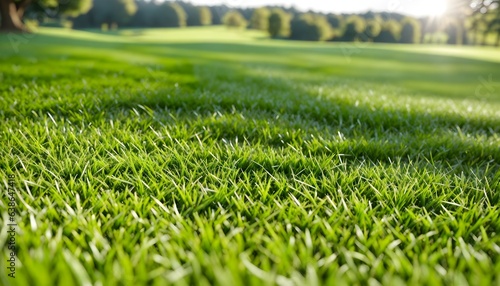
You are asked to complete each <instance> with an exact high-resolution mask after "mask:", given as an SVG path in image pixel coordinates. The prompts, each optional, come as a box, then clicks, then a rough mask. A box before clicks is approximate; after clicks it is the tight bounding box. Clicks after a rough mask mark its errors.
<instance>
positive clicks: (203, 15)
mask: <svg viewBox="0 0 500 286" xmlns="http://www.w3.org/2000/svg"><path fill="white" fill-rule="evenodd" d="M198 17H199V19H200V25H202V26H208V25H211V24H212V12H211V11H210V9H209V8H208V7H204V6H203V7H198Z"/></svg>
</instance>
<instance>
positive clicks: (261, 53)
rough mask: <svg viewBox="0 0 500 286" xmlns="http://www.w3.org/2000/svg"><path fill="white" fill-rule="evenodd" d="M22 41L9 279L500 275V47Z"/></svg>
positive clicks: (8, 51) (210, 33)
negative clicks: (13, 261) (13, 264)
mask: <svg viewBox="0 0 500 286" xmlns="http://www.w3.org/2000/svg"><path fill="white" fill-rule="evenodd" d="M10 39H13V38H12V36H10V37H9V36H8V35H2V36H0V120H1V125H0V131H1V132H0V146H1V148H0V152H1V153H0V178H1V180H2V193H5V190H6V188H7V184H8V182H7V176H8V175H14V177H15V179H14V180H15V183H16V189H17V194H18V196H17V197H16V198H17V204H18V206H17V208H18V214H17V215H16V219H17V223H18V225H19V230H18V233H17V237H16V246H17V250H18V251H17V256H18V264H17V272H16V279H11V278H9V277H8V276H7V274H8V272H7V270H6V258H7V257H8V255H9V252H8V251H7V249H6V247H7V242H6V239H7V232H6V230H7V220H8V216H7V211H6V210H7V203H8V198H7V196H3V195H2V198H1V200H0V209H1V218H0V225H1V227H2V231H1V234H0V246H1V247H2V249H4V252H3V256H2V259H0V274H1V275H0V284H1V285H73V284H75V285H76V284H79V285H90V284H96V285H115V284H119V285H142V284H148V285H165V284H176V285H192V284H197V285H211V284H217V285H242V284H247V285H248V284H251V285H253V284H256V285H262V284H264V285H293V284H295V285H320V284H322V285H333V284H335V285H342V284H348V285H352V284H359V285H366V284H369V285H379V284H383V285H398V284H410V285H440V284H443V285H459V284H460V285H462V284H470V285H490V284H494V285H499V283H500V274H499V273H500V209H499V205H500V184H499V180H500V168H499V162H500V135H499V134H500V61H499V59H500V50H495V49H493V48H480V47H475V48H470V47H461V48H460V47H436V46H418V47H417V46H401V45H366V44H327V43H323V44H319V43H300V42H285V41H271V40H268V39H266V38H265V37H264V36H263V35H261V34H259V33H255V32H242V33H239V32H236V31H227V30H225V29H223V28H199V29H185V30H146V31H141V30H133V31H124V32H123V33H114V34H112V35H103V34H101V33H95V32H93V33H91V32H68V31H64V30H57V29H41V31H40V32H39V33H38V34H36V35H35V36H34V37H30V38H29V39H28V38H26V39H24V38H15V39H17V40H18V42H15V43H19V45H14V46H13V45H11V42H10V41H9V40H10Z"/></svg>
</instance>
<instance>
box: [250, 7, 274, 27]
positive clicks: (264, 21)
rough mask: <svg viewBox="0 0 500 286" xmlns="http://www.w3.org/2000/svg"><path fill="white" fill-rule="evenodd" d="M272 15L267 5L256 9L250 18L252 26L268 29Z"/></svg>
mask: <svg viewBox="0 0 500 286" xmlns="http://www.w3.org/2000/svg"><path fill="white" fill-rule="evenodd" d="M270 15H271V11H269V9H267V8H265V7H261V8H257V9H255V10H254V11H253V14H252V18H251V19H250V27H251V28H252V29H256V30H261V31H268V29H269V16H270Z"/></svg>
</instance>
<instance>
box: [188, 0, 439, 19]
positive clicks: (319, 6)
mask: <svg viewBox="0 0 500 286" xmlns="http://www.w3.org/2000/svg"><path fill="white" fill-rule="evenodd" d="M190 2H192V3H194V4H200V5H215V4H226V5H228V6H232V7H258V6H265V5H281V6H287V7H289V6H292V5H294V6H295V7H297V8H298V9H301V10H309V9H312V10H314V11H322V12H336V13H349V12H365V11H368V10H372V11H390V12H398V13H402V14H408V15H413V16H439V15H442V14H443V13H444V12H445V11H446V6H447V4H446V3H447V2H448V0H288V1H287V0H190Z"/></svg>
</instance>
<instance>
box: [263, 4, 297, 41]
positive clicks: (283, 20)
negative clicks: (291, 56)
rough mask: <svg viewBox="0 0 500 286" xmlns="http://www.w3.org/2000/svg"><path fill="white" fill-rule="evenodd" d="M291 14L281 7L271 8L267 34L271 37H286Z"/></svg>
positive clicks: (288, 32) (288, 33) (288, 31)
mask: <svg viewBox="0 0 500 286" xmlns="http://www.w3.org/2000/svg"><path fill="white" fill-rule="evenodd" d="M291 19H292V16H291V15H290V14H288V13H286V12H285V11H283V10H282V9H273V10H272V11H271V15H270V16H269V28H268V31H269V34H270V35H271V37H272V38H280V37H288V36H289V35H290V21H291Z"/></svg>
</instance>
